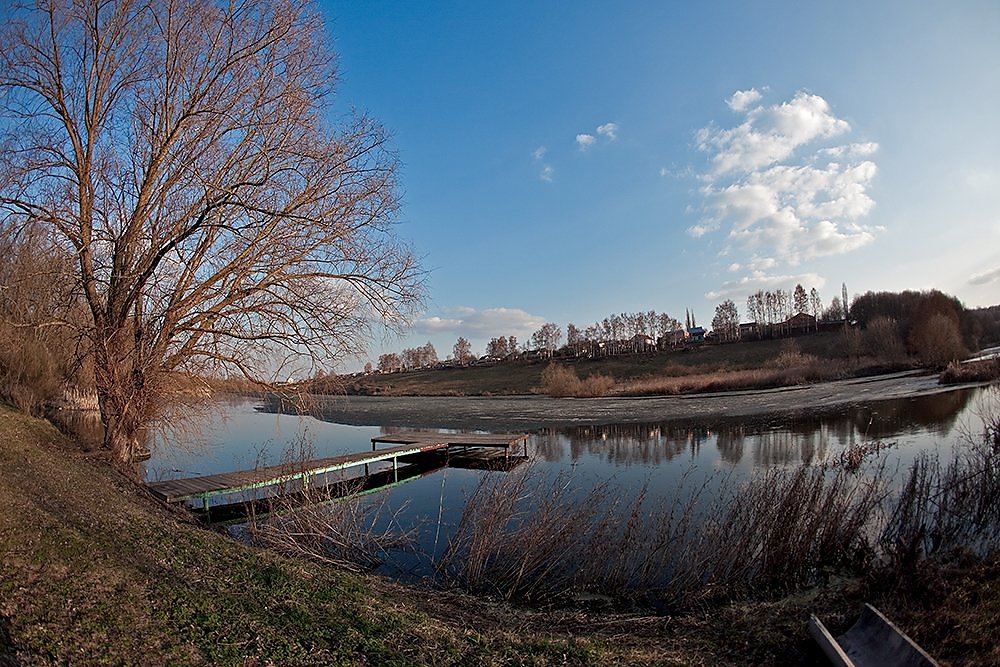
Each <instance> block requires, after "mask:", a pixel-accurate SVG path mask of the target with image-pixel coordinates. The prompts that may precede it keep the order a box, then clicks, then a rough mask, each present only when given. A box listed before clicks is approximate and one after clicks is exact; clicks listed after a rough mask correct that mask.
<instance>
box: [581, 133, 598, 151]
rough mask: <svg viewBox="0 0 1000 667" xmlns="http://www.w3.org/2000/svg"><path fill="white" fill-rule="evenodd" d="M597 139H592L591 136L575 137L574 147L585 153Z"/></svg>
mask: <svg viewBox="0 0 1000 667" xmlns="http://www.w3.org/2000/svg"><path fill="white" fill-rule="evenodd" d="M595 141H597V139H595V138H594V135H592V134H578V135H576V145H577V146H579V147H580V150H582V151H585V150H587V149H588V148H590V147H591V146H592V145H593V144H594V142H595Z"/></svg>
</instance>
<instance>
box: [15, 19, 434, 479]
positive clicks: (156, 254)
mask: <svg viewBox="0 0 1000 667" xmlns="http://www.w3.org/2000/svg"><path fill="white" fill-rule="evenodd" d="M0 30H2V33H0V43H2V44H3V48H2V50H0V94H2V103H3V107H2V109H3V111H2V118H3V121H2V123H0V128H2V129H0V132H2V133H3V134H2V139H0V141H2V151H0V211H2V217H0V225H2V226H3V227H5V228H12V227H18V226H24V225H29V224H36V225H44V226H46V227H47V228H49V229H50V230H51V231H52V232H53V234H54V235H55V236H56V237H57V238H58V239H59V242H60V243H61V244H63V246H64V247H65V248H66V249H67V250H68V252H70V253H71V255H72V256H73V257H74V258H75V260H74V261H75V273H76V276H75V277H76V279H77V280H78V282H79V286H80V292H81V293H82V295H83V299H84V301H85V303H86V308H87V310H88V312H89V317H88V320H87V321H86V323H85V324H84V326H83V333H84V335H85V336H86V337H87V338H88V339H89V341H90V346H91V348H92V350H93V360H94V375H95V381H96V386H97V394H98V400H99V405H100V410H101V416H102V419H103V422H104V425H105V427H106V436H105V445H106V447H107V448H109V449H110V450H111V451H112V452H113V454H114V457H115V458H116V460H117V461H118V462H119V463H121V464H122V465H123V466H127V465H128V464H130V463H131V462H132V461H133V460H134V459H135V457H136V455H137V453H138V451H139V449H140V447H141V439H142V438H141V433H142V431H143V428H144V426H145V424H146V423H147V422H148V420H149V419H151V418H153V417H156V416H157V415H158V413H159V410H160V408H161V407H162V406H161V404H160V403H159V402H158V397H159V396H160V395H161V394H162V388H163V386H164V379H165V378H166V377H168V376H169V374H170V373H171V372H174V371H193V372H201V373H204V372H216V373H219V372H228V373H237V374H241V375H243V376H246V377H247V378H251V379H254V380H258V381H261V380H267V379H268V378H270V377H275V375H276V371H275V369H276V368H279V367H280V366H281V365H282V364H283V363H285V362H288V361H289V360H292V359H297V358H300V357H301V355H306V356H307V358H311V359H312V360H313V362H314V363H315V364H316V365H320V366H328V365H329V364H330V362H331V361H332V360H337V359H340V358H343V357H345V356H346V355H353V354H356V353H359V352H361V351H362V350H363V346H364V343H365V342H366V340H367V335H368V333H369V332H370V327H371V325H372V323H373V321H385V322H388V323H389V325H390V326H393V325H395V324H398V323H401V321H402V320H403V319H404V318H405V317H407V316H408V315H410V314H411V312H412V307H413V306H414V305H415V304H416V302H417V301H418V300H419V296H420V292H421V275H420V272H419V270H418V266H417V264H416V263H415V261H414V258H413V256H412V254H411V252H410V251H409V249H408V248H406V247H404V246H403V245H401V244H400V243H399V241H398V240H397V239H396V237H395V236H394V234H393V233H392V230H391V222H392V218H393V215H394V212H395V209H396V204H397V200H396V187H395V185H396V183H395V173H396V157H395V155H394V154H393V153H392V152H391V151H390V150H389V149H388V145H387V138H386V134H385V132H384V131H383V129H382V128H381V127H380V126H379V125H377V124H376V123H374V122H373V121H371V120H370V119H368V118H365V117H363V116H357V115H355V116H353V117H349V118H346V119H345V120H344V121H343V122H342V124H341V126H340V127H338V128H334V127H331V125H330V124H329V123H328V122H327V120H326V117H325V110H326V105H327V100H328V99H329V96H330V93H331V92H332V85H333V82H334V81H335V80H336V77H335V67H334V58H333V55H332V53H331V51H330V50H329V47H328V41H327V38H326V36H325V34H324V28H323V25H322V21H321V19H320V17H319V15H318V13H317V12H316V11H315V9H314V8H313V6H312V5H310V4H308V3H307V4H306V5H305V6H302V5H301V4H295V3H286V2H281V1H279V0H234V1H233V2H221V1H219V0H177V1H172V2H162V1H160V0H152V1H151V2H147V3H136V2H131V1H130V0H107V1H98V0H79V1H72V2H71V1H70V0H49V1H47V2H44V3H38V4H32V5H28V6H23V7H17V8H12V9H10V11H8V12H7V21H6V23H5V24H4V25H3V27H2V29H0ZM283 374H287V372H286V373H283Z"/></svg>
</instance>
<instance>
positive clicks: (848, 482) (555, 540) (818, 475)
mask: <svg viewBox="0 0 1000 667" xmlns="http://www.w3.org/2000/svg"><path fill="white" fill-rule="evenodd" d="M716 482H718V483H719V485H720V488H721V491H720V490H718V489H716V490H713V491H711V493H709V489H710V488H711V487H712V486H713V485H714V483H716ZM883 494H884V489H883V488H882V486H881V485H880V484H878V483H877V482H876V481H873V480H870V479H867V478H862V477H858V476H855V475H852V474H850V473H849V472H848V471H846V470H844V469H837V470H832V469H824V468H820V467H806V466H803V467H800V468H796V469H794V470H791V471H786V470H772V471H769V472H766V473H761V474H759V475H755V476H754V477H753V478H751V479H750V480H749V481H747V482H745V483H737V482H735V481H734V480H732V479H730V478H724V479H715V478H712V479H710V480H708V481H706V482H705V483H703V484H702V485H701V486H698V487H697V488H695V489H693V491H692V492H690V493H687V494H680V493H679V494H678V495H677V497H675V498H673V499H671V500H670V501H667V502H663V501H658V500H653V499H651V498H650V496H649V493H648V489H647V488H646V487H643V488H642V489H640V490H639V492H638V493H637V494H636V495H635V496H634V497H633V498H632V499H631V500H622V499H621V498H620V496H619V494H618V493H617V492H616V491H615V490H614V489H613V488H612V487H611V486H610V485H609V484H601V485H598V486H597V487H596V488H594V489H593V490H591V491H588V492H586V493H585V494H583V495H582V496H581V495H580V494H579V493H577V492H575V491H574V490H573V486H572V484H571V483H570V480H569V479H567V478H566V477H558V478H556V479H554V480H546V479H545V478H543V477H541V476H540V475H539V474H538V473H537V472H534V471H529V472H526V473H520V474H516V475H506V476H494V477H490V478H487V479H485V480H484V482H483V483H482V484H481V485H480V487H479V488H478V489H477V490H476V492H475V493H474V494H473V496H472V498H470V501H469V503H468V505H467V506H466V510H465V513H464V514H463V516H462V520H461V522H460V525H459V527H458V530H457V531H456V533H455V535H454V536H453V538H452V540H451V542H450V544H449V546H448V549H447V550H446V552H445V554H444V555H443V557H442V558H441V559H440V560H439V562H438V563H437V568H438V573H439V576H440V577H441V579H442V580H444V581H446V582H449V583H452V584H456V585H459V586H461V587H464V588H467V589H470V590H473V591H478V592H484V593H489V594H491V595H497V596H500V597H503V598H505V599H511V598H514V599H524V600H529V601H538V600H549V599H552V598H558V597H560V596H565V595H570V594H573V593H574V592H593V593H601V594H606V595H610V596H614V597H617V598H623V597H625V598H634V599H643V600H647V601H652V602H653V603H654V604H656V605H668V606H676V605H683V604H686V603H690V602H691V601H693V600H695V599H698V598H703V597H705V596H707V595H710V594H711V595H716V594H726V595H731V594H734V593H737V592H740V591H748V590H751V589H755V588H763V587H774V586H782V587H784V586H791V585H795V584H799V583H802V582H805V581H808V580H809V579H810V577H812V576H813V575H814V573H815V572H816V571H818V570H819V569H820V568H821V567H823V566H825V565H836V564H841V563H845V562H848V561H850V560H852V559H854V558H856V557H857V555H858V554H859V553H860V552H863V551H864V549H865V546H866V545H865V543H864V541H863V539H862V536H863V535H865V534H866V529H867V528H868V527H869V526H870V525H871V523H872V522H873V520H874V519H875V517H876V514H877V512H876V510H877V508H878V507H879V506H880V501H881V498H882V495H883ZM710 496H711V497H710Z"/></svg>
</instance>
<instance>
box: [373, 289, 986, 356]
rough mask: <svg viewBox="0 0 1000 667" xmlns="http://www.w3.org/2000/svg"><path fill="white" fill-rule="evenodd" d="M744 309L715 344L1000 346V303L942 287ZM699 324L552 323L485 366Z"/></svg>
mask: <svg viewBox="0 0 1000 667" xmlns="http://www.w3.org/2000/svg"><path fill="white" fill-rule="evenodd" d="M848 304H850V305H849V306H848ZM746 308H747V310H746V317H747V319H748V322H746V323H745V324H741V321H740V313H739V309H738V308H737V306H736V303H735V302H734V301H733V300H732V299H725V300H724V301H723V302H722V303H720V304H719V305H718V306H716V309H715V315H714V317H713V318H712V323H711V326H712V331H711V337H710V339H709V340H714V341H716V342H721V343H726V342H733V341H736V340H741V339H745V338H746V337H748V336H749V337H750V338H751V339H753V338H774V337H784V336H788V335H801V334H803V333H806V332H808V331H809V330H812V331H819V330H823V329H826V330H829V329H830V328H836V329H838V330H840V328H841V327H843V328H844V331H845V332H850V331H855V333H853V334H852V333H845V336H844V344H845V345H846V346H848V348H850V349H849V352H850V353H851V354H852V355H854V356H861V355H870V356H872V357H875V358H879V359H885V360H890V361H893V360H894V361H903V360H904V359H906V358H907V357H915V358H919V359H920V360H922V361H924V362H926V363H931V364H940V363H947V362H948V361H951V360H952V359H955V358H959V357H961V356H963V355H964V354H965V352H966V351H967V350H977V349H980V348H981V347H982V346H983V345H990V344H1000V306H994V307H992V308H983V309H978V310H968V309H966V308H965V307H964V306H963V305H962V303H961V302H960V301H959V300H958V299H957V298H955V297H952V296H948V295H945V294H943V293H942V292H940V291H937V290H931V291H928V292H917V291H904V292H866V293H865V294H862V295H860V296H857V297H855V299H854V300H853V302H851V301H850V300H849V295H848V291H847V285H846V284H841V289H840V293H839V294H838V295H836V296H834V297H833V298H832V299H831V300H830V303H829V304H826V305H824V303H823V299H822V297H821V295H820V293H819V290H817V289H816V288H815V287H812V288H810V289H808V290H807V289H806V288H805V287H804V286H803V285H802V284H797V285H796V286H795V287H794V289H791V290H783V289H774V290H757V291H756V292H754V293H753V294H751V295H750V296H749V297H747V302H746ZM800 315H804V316H806V317H801V316H800ZM694 327H697V320H696V317H695V314H694V312H693V311H692V310H691V309H687V310H686V311H685V322H684V325H682V324H681V322H679V321H678V320H677V319H676V318H674V317H671V316H670V315H669V314H667V313H665V312H664V313H659V312H657V311H655V310H648V311H638V312H634V313H627V312H622V313H612V314H611V315H609V316H608V317H605V318H603V319H601V320H599V321H597V322H595V323H593V324H591V325H588V326H586V327H579V326H577V325H576V324H574V323H572V322H570V323H569V324H567V325H566V332H565V333H566V339H565V344H564V343H563V332H562V330H561V328H560V327H559V325H557V324H555V323H552V322H546V323H545V324H543V325H542V326H541V327H539V329H538V330H536V331H535V332H534V333H533V334H532V335H531V336H530V337H529V338H528V340H527V342H526V343H524V344H523V345H522V346H519V345H518V340H517V337H515V336H497V337H494V338H491V339H490V341H489V343H487V345H486V354H485V355H484V357H483V358H482V359H481V360H480V361H483V362H488V363H496V362H499V361H503V360H508V359H510V358H511V357H512V356H516V357H518V358H521V357H523V356H525V355H528V356H529V357H531V358H536V357H540V358H548V357H552V356H604V355H615V354H630V353H640V352H650V351H654V350H655V349H665V348H667V347H672V346H674V345H677V344H683V343H684V342H685V341H686V340H687V338H686V335H685V334H686V333H687V332H688V331H689V330H692V329H693V328H694ZM648 341H655V342H654V343H652V344H650V343H649V342H648ZM432 352H433V346H431V344H430V343H427V345H425V346H423V347H420V348H415V349H412V350H404V351H403V353H402V355H396V354H388V355H382V357H380V358H379V363H378V368H379V370H380V371H382V372H393V371H399V370H408V369H412V368H420V367H423V366H427V365H433V364H436V363H438V362H437V355H436V354H431V353H432ZM476 361H477V358H476V356H475V355H474V354H473V352H472V347H471V344H470V343H469V341H468V340H466V339H465V338H462V337H460V338H459V339H458V341H457V342H456V343H455V347H454V354H453V356H452V363H457V364H459V365H467V364H470V363H474V362H476Z"/></svg>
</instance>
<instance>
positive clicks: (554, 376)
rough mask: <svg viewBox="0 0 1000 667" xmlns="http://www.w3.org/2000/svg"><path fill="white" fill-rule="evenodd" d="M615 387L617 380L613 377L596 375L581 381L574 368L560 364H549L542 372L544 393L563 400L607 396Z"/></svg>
mask: <svg viewBox="0 0 1000 667" xmlns="http://www.w3.org/2000/svg"><path fill="white" fill-rule="evenodd" d="M614 386H615V380H614V378H612V377H609V376H607V375H601V374H595V375H590V376H588V377H586V378H585V379H583V380H581V379H580V378H579V376H577V374H576V371H574V370H573V369H572V368H569V367H567V366H561V365H559V364H549V365H548V366H546V368H545V370H544V371H542V391H544V392H545V393H546V394H548V395H549V396H556V397H561V398H566V397H571V396H572V397H576V398H585V397H595V396H605V395H607V393H608V392H610V391H611V389H612V388H613V387H614Z"/></svg>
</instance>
